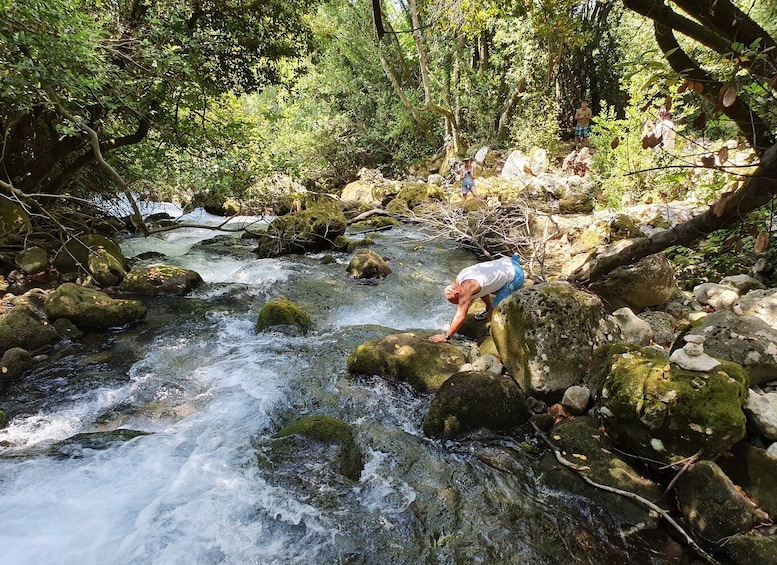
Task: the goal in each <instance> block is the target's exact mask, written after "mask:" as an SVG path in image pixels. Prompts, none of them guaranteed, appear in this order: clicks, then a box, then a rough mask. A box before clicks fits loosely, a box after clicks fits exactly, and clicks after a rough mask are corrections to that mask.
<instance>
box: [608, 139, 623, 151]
mask: <svg viewBox="0 0 777 565" xmlns="http://www.w3.org/2000/svg"><path fill="white" fill-rule="evenodd" d="M620 144H621V138H620V137H615V138H613V140H612V141H611V142H610V148H611V149H615V148H616V147H618V145H620Z"/></svg>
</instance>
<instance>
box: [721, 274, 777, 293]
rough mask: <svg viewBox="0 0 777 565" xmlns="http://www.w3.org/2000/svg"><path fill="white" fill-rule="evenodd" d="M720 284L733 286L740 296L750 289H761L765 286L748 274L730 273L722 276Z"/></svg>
mask: <svg viewBox="0 0 777 565" xmlns="http://www.w3.org/2000/svg"><path fill="white" fill-rule="evenodd" d="M720 284H722V285H726V286H730V287H733V288H735V289H736V290H737V292H738V293H739V295H740V296H744V295H745V294H747V293H748V292H750V291H751V290H763V289H765V288H766V287H765V286H764V285H763V284H762V283H761V281H759V280H758V279H755V278H753V277H751V276H750V275H732V276H729V277H723V279H722V280H721V281H720Z"/></svg>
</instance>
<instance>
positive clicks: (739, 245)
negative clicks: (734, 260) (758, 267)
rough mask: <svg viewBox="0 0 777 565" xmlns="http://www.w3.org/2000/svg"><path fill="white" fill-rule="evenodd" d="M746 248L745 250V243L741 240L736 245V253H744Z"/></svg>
mask: <svg viewBox="0 0 777 565" xmlns="http://www.w3.org/2000/svg"><path fill="white" fill-rule="evenodd" d="M744 248H745V245H744V243H742V240H741V239H738V240H737V242H736V244H735V245H734V251H736V252H737V253H742V249H744Z"/></svg>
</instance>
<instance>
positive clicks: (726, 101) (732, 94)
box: [720, 85, 737, 108]
mask: <svg viewBox="0 0 777 565" xmlns="http://www.w3.org/2000/svg"><path fill="white" fill-rule="evenodd" d="M723 88H724V89H725V90H722V91H721V94H722V97H721V99H720V101H721V102H722V103H723V107H724V108H729V107H730V106H732V105H733V104H734V102H736V101H737V89H736V87H734V86H733V85H728V86H724V87H723Z"/></svg>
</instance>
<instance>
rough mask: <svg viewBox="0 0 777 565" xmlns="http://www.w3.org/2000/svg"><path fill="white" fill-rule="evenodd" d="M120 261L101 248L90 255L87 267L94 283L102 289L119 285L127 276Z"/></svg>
mask: <svg viewBox="0 0 777 565" xmlns="http://www.w3.org/2000/svg"><path fill="white" fill-rule="evenodd" d="M122 260H123V257H122V258H121V259H119V258H117V257H116V256H115V255H113V254H112V253H109V252H108V251H107V250H106V249H105V248H102V247H101V248H99V249H97V250H96V251H95V252H94V253H90V254H89V257H88V259H87V265H88V267H89V272H90V273H91V274H92V279H93V280H94V282H96V283H97V284H98V285H99V286H102V287H107V286H115V285H117V284H119V283H120V282H121V281H122V280H123V279H124V277H125V275H126V274H127V271H126V270H125V268H124V263H123V261H122Z"/></svg>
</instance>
